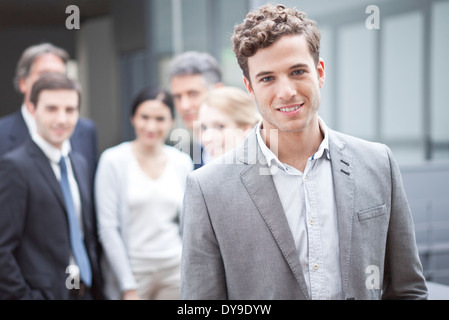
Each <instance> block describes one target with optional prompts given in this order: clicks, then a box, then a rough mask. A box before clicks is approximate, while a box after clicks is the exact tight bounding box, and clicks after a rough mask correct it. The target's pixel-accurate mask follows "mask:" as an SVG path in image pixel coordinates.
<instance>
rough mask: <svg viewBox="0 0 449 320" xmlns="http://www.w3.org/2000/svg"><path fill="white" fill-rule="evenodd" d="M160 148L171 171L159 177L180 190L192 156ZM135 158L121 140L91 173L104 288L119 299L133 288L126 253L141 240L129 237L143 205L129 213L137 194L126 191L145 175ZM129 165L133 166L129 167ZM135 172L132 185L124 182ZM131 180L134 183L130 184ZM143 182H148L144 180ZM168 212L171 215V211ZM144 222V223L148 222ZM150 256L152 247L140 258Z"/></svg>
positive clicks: (103, 156)
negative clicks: (93, 176) (102, 249)
mask: <svg viewBox="0 0 449 320" xmlns="http://www.w3.org/2000/svg"><path fill="white" fill-rule="evenodd" d="M164 151H165V152H166V154H167V156H168V163H167V167H166V169H167V170H168V171H172V173H170V174H169V175H168V178H165V177H160V178H163V179H164V180H165V179H167V181H172V182H173V185H176V188H178V187H179V188H180V189H181V190H182V194H183V193H184V190H185V183H186V179H187V175H188V174H189V173H190V172H191V171H192V170H193V163H192V160H191V159H190V157H189V156H188V155H187V154H186V153H183V152H181V151H179V150H178V149H176V148H174V147H171V146H165V147H164ZM135 162H136V160H135V157H134V154H133V151H132V149H131V143H130V142H123V143H121V144H119V145H117V146H115V147H112V148H109V149H107V150H105V151H104V152H103V153H102V154H101V156H100V159H99V162H98V167H97V172H96V176H95V200H96V201H95V203H96V209H97V216H98V232H99V237H100V241H101V244H102V246H103V248H104V253H105V258H106V259H105V260H104V261H102V267H103V275H104V280H105V292H106V294H107V295H108V297H109V298H111V299H120V297H121V292H123V291H125V290H130V289H136V288H137V284H136V281H135V278H134V275H133V269H132V266H131V259H130V253H131V252H132V256H133V257H135V256H136V255H135V254H136V250H134V249H132V248H135V246H136V243H138V242H140V241H141V240H139V239H138V238H135V237H131V234H133V232H135V231H134V230H133V228H135V226H134V223H133V221H134V222H135V221H138V218H137V216H138V214H137V212H139V211H140V212H142V211H143V209H139V210H133V212H132V213H131V211H130V208H131V207H130V203H133V201H134V206H135V205H136V203H137V201H138V198H139V195H138V194H136V195H135V198H134V200H133V199H130V198H129V194H130V190H134V189H135V188H139V187H137V186H141V185H142V183H144V184H145V179H143V178H142V175H144V173H143V172H142V174H138V173H137V171H136V170H137V169H136V168H135V164H134V165H133V163H135ZM133 166H134V169H132V167H133ZM130 175H131V176H130ZM136 175H137V176H138V177H139V180H138V181H136V182H134V181H133V186H128V185H129V184H130V181H131V179H132V176H134V177H135V176H136ZM173 177H176V178H177V179H178V180H177V183H175V182H176V179H174V178H173ZM142 179H143V181H142ZM134 183H136V184H137V185H136V186H134ZM147 183H148V184H150V183H149V182H148V181H147ZM167 183H168V182H167ZM130 188H132V189H130ZM153 190H154V189H153ZM141 191H143V190H139V191H138V192H139V194H140V192H141ZM140 196H141V195H140ZM175 198H177V197H175ZM130 200H131V202H130ZM176 201H179V200H175V202H176ZM150 206H151V205H150ZM171 214H172V215H173V213H171ZM168 216H170V215H168ZM154 217H155V214H154V212H153V213H151V214H150V218H148V219H147V220H148V221H150V220H151V221H153V222H152V223H154V219H155V218H154ZM139 219H140V218H139ZM142 219H146V218H142ZM167 221H168V220H166V222H167ZM145 223H146V224H148V222H145ZM166 225H167V224H166ZM148 227H149V229H148V230H150V229H151V231H150V233H151V232H155V229H154V228H156V227H155V226H154V227H152V226H148ZM170 230H171V231H170V232H168V234H170V233H171V234H173V233H172V232H173V229H172V227H171V229H170ZM178 232H179V229H178ZM131 239H132V240H131ZM159 241H160V240H159ZM171 243H172V245H173V246H174V247H176V241H175V240H173V241H171ZM150 246H151V245H150ZM152 256H153V257H156V256H157V254H156V251H154V252H152V253H148V256H146V255H144V256H143V258H144V259H147V258H151V257H152Z"/></svg>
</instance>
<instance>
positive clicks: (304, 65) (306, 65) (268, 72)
mask: <svg viewBox="0 0 449 320" xmlns="http://www.w3.org/2000/svg"><path fill="white" fill-rule="evenodd" d="M298 68H303V69H307V70H309V65H308V64H306V63H297V64H295V65H293V66H291V67H290V68H289V69H290V70H292V69H298ZM272 73H273V71H261V72H259V73H258V74H257V75H256V79H257V78H260V77H265V76H268V75H271V74H272Z"/></svg>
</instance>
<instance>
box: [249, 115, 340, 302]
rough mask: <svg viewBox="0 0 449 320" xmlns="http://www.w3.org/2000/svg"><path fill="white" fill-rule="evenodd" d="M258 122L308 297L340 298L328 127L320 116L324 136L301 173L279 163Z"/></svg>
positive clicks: (338, 257) (335, 218)
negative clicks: (268, 145)
mask: <svg viewBox="0 0 449 320" xmlns="http://www.w3.org/2000/svg"><path fill="white" fill-rule="evenodd" d="M261 126H262V122H260V123H259V124H258V126H257V130H256V134H257V139H258V143H259V145H260V147H261V149H262V153H263V155H264V156H265V158H266V160H267V163H268V166H269V168H270V173H271V174H272V176H273V180H274V184H275V186H276V189H277V191H278V194H279V198H280V200H281V204H282V207H283V209H284V212H285V216H286V218H287V221H288V225H289V227H290V230H291V232H292V235H293V239H294V241H295V246H296V249H297V250H298V258H299V261H300V264H301V268H302V270H303V273H304V277H305V281H306V284H307V288H308V290H309V295H310V297H311V298H312V299H315V300H324V299H341V298H342V284H341V283H342V282H341V271H340V255H339V238H338V225H337V209H336V203H335V195H334V186H333V178H332V168H331V162H330V153H329V134H328V129H327V126H326V124H325V123H324V121H323V120H322V119H321V118H319V126H320V129H321V131H322V133H323V135H324V139H323V141H322V142H321V144H320V146H319V148H318V150H317V152H316V153H315V154H314V155H312V156H311V157H310V158H309V159H308V160H307V164H306V167H305V169H304V172H301V171H299V170H297V169H296V168H293V167H291V166H289V165H287V164H285V163H282V162H280V161H279V159H278V157H277V156H276V155H275V154H274V153H273V152H272V151H271V150H270V149H269V148H268V147H267V145H266V144H265V142H264V140H263V138H262V136H261V134H260V130H261Z"/></svg>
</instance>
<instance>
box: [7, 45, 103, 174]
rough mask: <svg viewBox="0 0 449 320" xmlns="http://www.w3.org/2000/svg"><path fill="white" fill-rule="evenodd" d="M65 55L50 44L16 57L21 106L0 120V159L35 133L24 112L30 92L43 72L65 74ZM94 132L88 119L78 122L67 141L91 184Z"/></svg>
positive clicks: (94, 166)
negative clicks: (83, 161)
mask: <svg viewBox="0 0 449 320" xmlns="http://www.w3.org/2000/svg"><path fill="white" fill-rule="evenodd" d="M68 60H69V54H68V53H67V52H66V51H65V50H64V49H61V48H58V47H56V46H54V45H52V44H50V43H42V44H38V45H33V46H30V47H28V48H27V49H26V50H25V51H24V52H23V53H22V56H21V57H20V59H19V61H18V63H17V67H16V75H15V78H14V86H15V88H16V90H17V91H18V92H19V93H21V94H23V104H22V106H21V108H20V109H19V110H17V111H16V112H14V113H12V114H9V115H7V116H4V117H2V118H0V156H2V155H3V154H5V153H6V152H8V151H10V150H12V149H15V148H16V147H18V146H20V145H21V144H22V143H23V142H24V141H25V140H26V138H27V137H29V136H30V134H31V133H32V132H33V131H34V130H35V127H36V124H35V123H34V119H33V117H32V116H31V114H30V110H28V109H27V107H26V106H27V104H28V102H29V97H30V93H31V88H32V86H33V84H34V82H35V81H36V80H37V79H38V78H39V76H40V75H42V74H43V73H45V72H60V73H64V74H65V73H66V63H67V61H68ZM97 140H98V139H97V130H96V127H95V124H94V122H93V121H92V120H89V119H79V121H78V123H77V125H76V128H75V132H74V133H73V136H72V138H71V139H70V144H71V147H72V149H73V150H75V151H78V152H79V153H81V154H82V155H83V156H84V157H85V158H86V160H87V163H88V166H89V174H90V179H91V181H93V177H94V174H95V168H96V165H97V158H98V147H97Z"/></svg>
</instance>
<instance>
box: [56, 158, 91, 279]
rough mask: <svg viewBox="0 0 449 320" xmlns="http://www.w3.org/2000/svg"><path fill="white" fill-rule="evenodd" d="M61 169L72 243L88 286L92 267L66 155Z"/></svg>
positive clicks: (61, 161) (77, 261)
mask: <svg viewBox="0 0 449 320" xmlns="http://www.w3.org/2000/svg"><path fill="white" fill-rule="evenodd" d="M59 167H60V169H61V180H60V184H61V189H62V194H63V195H64V201H65V204H66V208H67V215H68V220H69V228H70V243H71V244H72V252H73V255H74V257H75V261H76V264H77V265H78V268H79V269H80V273H81V279H82V280H83V282H84V284H86V285H87V286H88V287H90V286H91V284H92V270H91V267H90V262H89V257H88V256H87V251H86V247H85V246H84V242H83V237H82V235H81V228H80V223H79V220H78V215H77V214H76V210H75V204H74V202H73V198H72V192H71V191H70V185H69V179H68V178H67V167H66V164H65V160H64V157H61V160H60V161H59Z"/></svg>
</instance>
